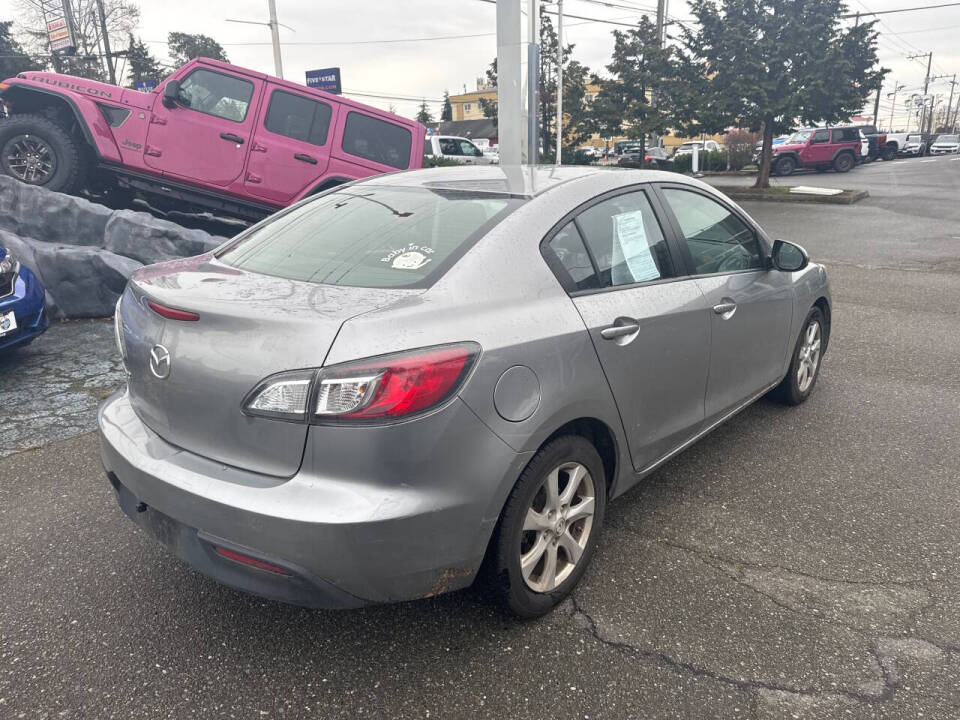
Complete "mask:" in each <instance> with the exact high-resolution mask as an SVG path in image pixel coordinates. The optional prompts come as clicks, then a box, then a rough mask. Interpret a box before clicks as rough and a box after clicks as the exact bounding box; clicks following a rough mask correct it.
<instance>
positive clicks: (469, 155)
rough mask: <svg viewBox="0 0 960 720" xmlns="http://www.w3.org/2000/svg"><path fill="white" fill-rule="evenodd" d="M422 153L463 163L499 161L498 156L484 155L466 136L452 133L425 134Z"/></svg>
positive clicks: (476, 163)
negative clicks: (456, 135)
mask: <svg viewBox="0 0 960 720" xmlns="http://www.w3.org/2000/svg"><path fill="white" fill-rule="evenodd" d="M423 154H424V155H426V156H433V157H444V158H450V159H451V160H456V161H457V162H459V163H463V164H465V165H495V164H496V163H498V162H499V161H500V158H499V156H495V155H484V154H483V150H481V149H480V148H478V147H477V146H476V145H474V144H473V142H471V141H470V140H468V139H467V138H462V137H455V136H452V135H427V137H426V139H425V140H424V144H423Z"/></svg>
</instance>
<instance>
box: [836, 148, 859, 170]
mask: <svg viewBox="0 0 960 720" xmlns="http://www.w3.org/2000/svg"><path fill="white" fill-rule="evenodd" d="M854 165H856V161H855V160H854V159H853V155H851V154H850V153H841V154H840V155H837V157H836V159H835V160H834V161H833V169H834V170H835V171H837V172H838V173H845V172H850V171H851V170H853V166H854Z"/></svg>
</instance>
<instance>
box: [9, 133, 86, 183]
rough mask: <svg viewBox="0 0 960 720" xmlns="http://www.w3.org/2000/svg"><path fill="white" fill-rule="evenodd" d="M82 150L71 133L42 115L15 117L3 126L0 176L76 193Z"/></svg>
mask: <svg viewBox="0 0 960 720" xmlns="http://www.w3.org/2000/svg"><path fill="white" fill-rule="evenodd" d="M80 170H81V165H80V150H79V148H78V147H77V144H76V143H75V142H74V141H73V139H72V138H71V137H70V135H68V134H67V132H66V131H65V130H64V129H63V128H62V127H60V126H59V125H57V124H56V123H54V122H52V121H51V120H49V119H47V118H45V117H43V116H41V115H13V116H11V117H9V118H7V119H6V120H4V121H3V122H0V172H2V173H3V174H4V175H9V176H10V177H13V178H16V179H17V180H20V181H21V182H24V183H27V184H28V185H41V186H43V187H45V188H47V189H48V190H54V191H56V192H70V191H72V190H74V189H75V188H76V186H77V183H78V181H79V179H80Z"/></svg>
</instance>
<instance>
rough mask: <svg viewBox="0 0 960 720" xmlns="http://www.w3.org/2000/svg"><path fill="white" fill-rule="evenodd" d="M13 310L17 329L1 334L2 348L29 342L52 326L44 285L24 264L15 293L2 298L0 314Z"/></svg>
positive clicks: (16, 282) (15, 286)
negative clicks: (47, 309)
mask: <svg viewBox="0 0 960 720" xmlns="http://www.w3.org/2000/svg"><path fill="white" fill-rule="evenodd" d="M7 289H8V290H9V288H7ZM11 311H13V314H14V316H15V317H16V320H17V329H16V330H14V331H13V332H11V333H7V334H6V335H3V336H0V350H4V349H6V348H11V347H14V346H16V345H20V344H22V343H25V342H29V341H30V340H32V339H33V338H35V337H37V336H38V335H42V334H43V333H44V332H45V331H46V329H47V328H48V327H49V326H50V319H49V318H48V317H47V312H46V300H45V294H44V291H43V287H42V286H41V285H40V282H39V281H38V280H37V278H36V277H35V276H34V274H33V273H32V272H30V270H29V269H27V268H25V267H22V266H21V268H20V274H19V275H18V277H17V279H16V281H15V282H14V289H13V293H12V294H10V295H7V296H6V297H4V298H0V315H5V314H6V313H8V312H11Z"/></svg>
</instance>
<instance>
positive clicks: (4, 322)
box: [0, 310, 17, 337]
mask: <svg viewBox="0 0 960 720" xmlns="http://www.w3.org/2000/svg"><path fill="white" fill-rule="evenodd" d="M16 329H17V316H16V315H14V314H13V311H12V310H11V311H10V312H8V313H3V314H0V337H3V336H4V335H9V334H10V333H12V332H13V331H14V330H16Z"/></svg>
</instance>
